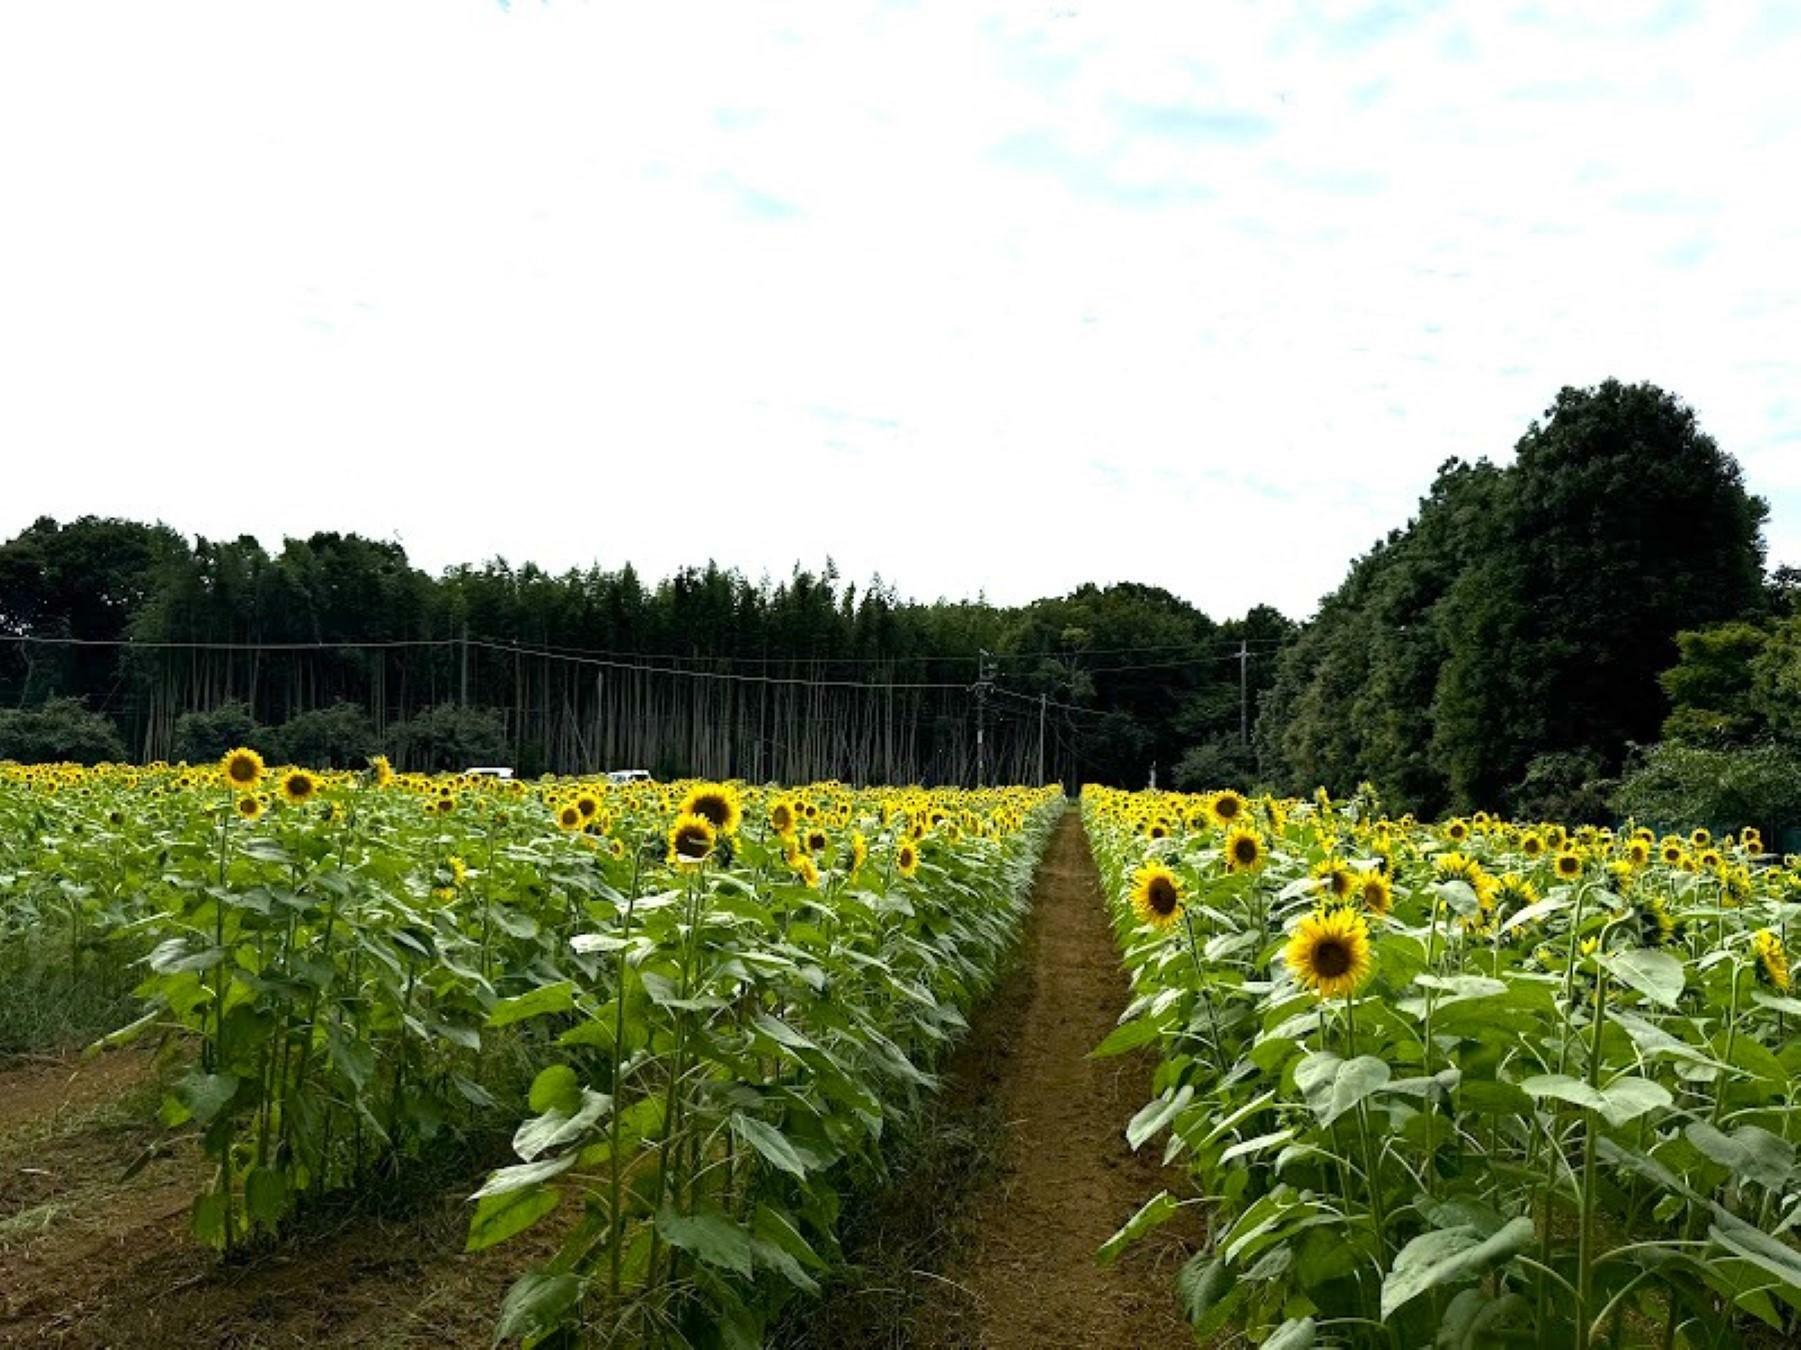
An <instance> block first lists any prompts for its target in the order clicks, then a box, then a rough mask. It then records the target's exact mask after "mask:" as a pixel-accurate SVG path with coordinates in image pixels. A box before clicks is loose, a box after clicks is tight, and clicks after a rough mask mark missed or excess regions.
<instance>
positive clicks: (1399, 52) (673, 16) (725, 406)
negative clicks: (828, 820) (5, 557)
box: [0, 0, 1801, 617]
mask: <svg viewBox="0 0 1801 1350" xmlns="http://www.w3.org/2000/svg"><path fill="white" fill-rule="evenodd" d="M1798 68H1801V3H1797V2H1796V0H1782V2H1780V3H1770V4H1765V5H1759V4H1757V3H1754V2H1753V0H1745V2H1744V3H1715V4H1703V3H1702V2H1701V0H1692V2H1691V3H1683V2H1681V0H1671V2H1668V3H1664V2H1661V0H1660V2H1659V3H1648V4H1631V3H1624V2H1623V0H1612V2H1610V3H1598V4H1583V3H1569V0H1561V2H1560V3H1554V4H1552V3H1547V4H1543V5H1539V4H1515V3H1507V2H1500V0H1497V2H1494V3H1491V2H1490V0H1482V3H1475V2H1474V0H1465V2H1464V3H1418V4H1413V3H1368V2H1367V0H1356V2H1355V3H1352V2H1350V0H1346V2H1345V3H1337V2H1334V0H1320V2H1318V3H1302V4H1284V3H1239V2H1238V0H1205V2H1203V0H1184V2H1183V3H1178V4H1151V3H1135V2H1134V0H1106V2H1105V3H1091V2H1087V0H1052V3H1049V4H1022V5H1004V6H983V5H979V4H974V3H968V2H967V0H959V2H958V3H945V4H938V3H918V4H898V3H889V4H862V3H853V0H829V2H828V0H820V3H809V4H781V3H771V4H754V5H753V4H726V3H713V4H691V3H680V2H679V0H658V2H657V3H654V4H653V3H636V4H629V5H628V4H618V3H599V2H598V0H557V3H549V4H547V3H541V2H540V0H513V2H512V3H510V4H502V3H497V2H496V0H348V2H343V3H340V2H339V0H308V3H305V4H301V3H290V4H275V3H268V4H254V5H252V4H244V3H242V0H230V3H217V4H214V3H197V2H196V3H179V2H177V3H164V4H146V3H144V2H143V0H125V2H124V3H119V2H117V0H91V2H89V3H83V4H80V5H73V4H68V3H65V0H10V2H9V3H8V4H6V5H5V6H4V7H3V8H0V126H4V127H5V128H6V132H5V133H4V135H0V537H3V536H10V535H11V534H12V533H14V532H16V531H17V530H18V529H20V528H22V527H23V526H25V525H27V524H28V523H30V521H32V520H33V519H35V518H36V517H38V516H40V515H52V516H56V517H58V518H70V517H74V516H78V515H83V514H99V515H123V516H128V517H132V518H136V519H151V518H160V519H162V520H165V521H167V522H168V523H169V524H171V525H174V526H176V527H177V528H179V529H181V530H183V531H184V532H187V533H189V534H200V535H206V536H209V537H221V536H235V535H238V534H246V533H248V534H255V535H257V536H258V537H260V538H261V539H263V541H264V542H265V543H266V544H269V545H271V546H278V545H279V542H280V540H281V538H282V537H283V536H284V535H305V534H308V533H311V532H313V531H315V530H340V531H351V530H354V531H358V532H361V533H364V534H368V535H372V536H375V537H379V538H393V539H398V540H399V541H401V542H402V543H404V545H405V546H406V548H407V550H408V553H409V555H410V556H411V557H412V558H413V560H414V561H415V562H417V563H418V564H420V565H421V566H424V567H427V568H429V569H432V570H437V569H439V568H441V567H443V566H446V565H448V564H451V563H455V562H463V561H477V560H481V559H486V558H489V557H493V556H497V555H498V556H505V557H506V558H508V559H510V560H512V561H514V562H516V563H517V562H522V561H525V560H531V561H534V562H537V563H539V564H540V565H542V566H545V567H548V568H550V569H552V570H555V571H560V570H562V569H564V568H567V567H572V566H584V567H585V566H588V565H590V564H594V563H599V564H600V565H603V566H607V567H617V566H619V565H620V564H622V563H624V562H626V561H630V562H632V563H633V564H634V565H636V566H637V567H638V568H639V569H640V571H642V572H645V573H647V574H650V575H663V574H665V573H667V572H669V571H670V570H672V569H674V568H676V567H678V566H681V565H684V564H690V563H699V562H704V561H705V560H706V559H708V558H709V557H710V558H715V559H717V560H719V561H720V562H721V563H724V564H729V565H732V566H736V567H738V568H739V569H740V570H742V571H744V572H745V573H747V574H748V575H750V576H752V577H756V576H759V575H763V574H765V573H767V574H769V575H771V576H775V577H780V576H783V575H785V574H786V573H787V572H788V571H789V569H790V568H791V567H792V566H793V565H794V564H795V563H796V562H800V563H804V564H806V565H809V566H814V567H817V566H818V565H820V564H822V563H823V561H824V560H825V559H826V558H827V557H830V558H831V559H833V560H834V561H835V563H836V565H837V567H838V569H839V571H840V573H841V574H842V575H843V576H845V577H846V578H847V579H852V580H864V579H867V578H869V577H870V576H871V575H872V574H879V575H880V576H881V577H882V578H884V579H885V580H887V581H888V582H889V583H891V584H893V585H894V586H896V587H897V588H898V589H899V590H900V592H901V593H902V594H904V595H909V596H915V597H919V598H933V597H936V596H940V595H943V596H951V597H964V596H973V595H974V594H976V593H978V592H980V593H983V594H985V595H986V596H987V597H988V598H989V599H991V600H995V601H997V602H1003V603H1013V602H1019V601H1023V600H1027V599H1030V598H1033V597H1036V596H1040V595H1053V594H1059V593H1062V592H1065V591H1067V590H1069V589H1070V588H1072V587H1073V586H1075V585H1077V584H1079V583H1081V582H1084V581H1090V580H1092V581H1099V582H1111V581H1118V580H1133V581H1142V582H1147V583H1151V584H1156V585H1161V586H1164V587H1167V588H1168V589H1170V590H1171V591H1174V592H1176V593H1177V594H1179V595H1182V596H1184V597H1186V598H1188V599H1190V600H1192V601H1194V602H1195V603H1196V604H1198V605H1200V606H1201V607H1202V608H1203V609H1205V610H1207V611H1208V612H1209V613H1211V614H1213V615H1215V616H1216V617H1227V616H1230V615H1235V614H1238V613H1242V612H1243V611H1244V610H1245V609H1246V608H1247V607H1248V606H1250V605H1252V604H1256V603H1259V602H1264V603H1272V604H1275V605H1277V606H1278V607H1280V608H1282V609H1283V610H1285V611H1286V612H1288V613H1289V614H1291V615H1293V616H1296V617H1301V616H1305V615H1307V614H1309V613H1311V612H1312V611H1313V609H1314V608H1315V605H1316V603H1317V601H1318V599H1319V597H1320V596H1322V595H1323V594H1325V593H1326V592H1328V591H1330V590H1331V589H1332V588H1333V587H1334V586H1336V585H1337V584H1338V582H1339V581H1340V580H1341V578H1342V577H1343V575H1344V572H1345V568H1346V566H1347V564H1348V563H1349V561H1350V559H1351V558H1353V557H1354V556H1356V555H1357V554H1359V553H1361V552H1363V551H1364V550H1366V549H1367V548H1368V547H1369V546H1370V545H1371V544H1372V543H1373V542H1375V541H1376V540H1377V539H1379V538H1380V537H1381V536H1383V535H1384V534H1386V533H1387V531H1388V530H1390V529H1392V528H1394V527H1396V526H1399V525H1400V524H1402V523H1403V522H1404V521H1405V520H1406V519H1407V518H1408V516H1409V515H1410V514H1411V513H1412V511H1413V509H1414V507H1415V505H1416V503H1417V501H1418V499H1419V497H1420V496H1421V495H1422V494H1423V493H1424V492H1425V490H1426V489H1427V487H1428V485H1429V483H1430V481H1431V479H1432V476H1433V473H1434V470H1435V469H1436V467H1437V466H1438V465H1439V464H1440V463H1442V462H1443V461H1444V460H1445V459H1447V458H1448V457H1450V456H1453V455H1458V456H1463V457H1466V458H1474V457H1478V456H1488V457H1491V458H1495V459H1498V460H1502V461H1505V460H1506V459H1508V458H1509V457H1510V455H1511V447H1512V446H1513V444H1514V442H1515V441H1516V440H1517V439H1518V437H1519V436H1520V435H1521V434H1522V433H1523V432H1524V431H1525V429H1526V428H1527V426H1528V425H1529V423H1530V422H1531V420H1532V419H1533V418H1534V417H1537V416H1540V415H1541V414H1542V413H1543V411H1544V410H1545V409H1546V408H1547V407H1548V406H1549V404H1550V403H1551V401H1552V399H1553V398H1554V397H1555V395H1556V392H1557V390H1558V389H1559V388H1560V387H1561V386H1564V385H1586V384H1592V383H1595V382H1597V381H1599V380H1601V379H1604V378H1606V377H1608V376H1616V377H1618V378H1621V379H1625V380H1650V381H1654V382H1656V383H1658V384H1661V385H1663V386H1664V387H1666V388H1669V389H1671V390H1673V391H1675V392H1676V393H1677V394H1679V395H1680V396H1681V397H1682V398H1684V399H1685V400H1687V401H1688V402H1689V403H1690V404H1691V405H1692V406H1693V407H1694V408H1695V409H1696V411H1697V413H1698V415H1699V417H1700V419H1701V423H1702V426H1703V428H1704V429H1705V430H1707V431H1708V432H1709V433H1711V434H1712V435H1713V436H1714V437H1715V438H1716V439H1717V440H1718V441H1719V442H1720V444H1721V445H1722V446H1723V447H1724V448H1725V449H1726V450H1728V451H1730V452H1731V453H1732V454H1734V455H1736V456H1737V457H1738V459H1739V460H1740V462H1741V463H1742V464H1743V466H1744V469H1745V472H1746V476H1747V479H1748V482H1749V484H1750V486H1751V487H1752V488H1753V490H1755V491H1757V492H1760V493H1762V494H1763V495H1764V496H1766V497H1767V498H1768V499H1769V500H1770V502H1771V506H1772V518H1771V523H1770V528H1769V539H1770V545H1771V555H1772V560H1773V561H1783V560H1787V561H1797V562H1801V380H1798V376H1801V172H1798V167H1801V97H1797V95H1796V93H1795V84H1794V72H1795V71H1796V69H1798Z"/></svg>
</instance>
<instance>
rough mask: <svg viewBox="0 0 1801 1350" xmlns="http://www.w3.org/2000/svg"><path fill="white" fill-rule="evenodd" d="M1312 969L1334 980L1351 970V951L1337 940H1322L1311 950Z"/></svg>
mask: <svg viewBox="0 0 1801 1350" xmlns="http://www.w3.org/2000/svg"><path fill="white" fill-rule="evenodd" d="M1313 968H1314V969H1315V970H1317V971H1318V972H1319V973H1320V974H1321V975H1322V976H1324V977H1325V978H1326V979H1328V980H1335V979H1337V978H1338V977H1339V976H1340V975H1343V974H1344V973H1345V972H1346V971H1348V970H1349V969H1350V968H1351V949H1350V948H1349V947H1348V946H1346V945H1345V944H1344V943H1343V942H1340V941H1339V940H1338V939H1337V938H1324V939H1322V940H1321V941H1320V942H1318V943H1317V944H1316V945H1315V946H1314V948H1313Z"/></svg>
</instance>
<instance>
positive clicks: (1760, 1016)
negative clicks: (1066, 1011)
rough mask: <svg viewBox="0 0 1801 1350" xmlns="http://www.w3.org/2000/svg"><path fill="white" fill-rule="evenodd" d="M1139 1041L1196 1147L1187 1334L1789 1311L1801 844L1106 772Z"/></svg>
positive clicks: (1677, 1332)
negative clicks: (1394, 813) (1538, 820)
mask: <svg viewBox="0 0 1801 1350" xmlns="http://www.w3.org/2000/svg"><path fill="white" fill-rule="evenodd" d="M1082 810H1083V816H1084V820H1085V823H1086V826H1087V828H1088V831H1089V834H1090V837H1091V839H1092V841H1093V847H1094V852H1095V856H1096V860H1097V863H1098V864H1099V867H1100V871H1101V875H1102V878H1103V884H1104V887H1105V891H1106V894H1107V895H1108V896H1109V897H1110V905H1111V912H1112V916H1113V922H1114V929H1115V932H1116V934H1117V937H1118V941H1119V944H1120V948H1121V950H1122V952H1123V954H1124V959H1125V963H1126V965H1127V968H1128V970H1129V971H1130V973H1131V977H1132V980H1133V991H1134V998H1133V1001H1132V1002H1131V1004H1130V1006H1129V1007H1128V1008H1127V1009H1126V1011H1125V1013H1124V1015H1123V1016H1122V1017H1121V1019H1120V1021H1119V1025H1118V1027H1117V1029H1116V1030H1115V1031H1114V1032H1113V1034H1112V1035H1110V1036H1109V1037H1108V1038H1107V1040H1106V1041H1105V1042H1104V1043H1103V1044H1101V1045H1100V1046H1098V1047H1097V1049H1096V1051H1095V1053H1096V1054H1097V1055H1099V1056H1107V1055H1112V1054H1118V1053H1123V1052H1125V1051H1127V1050H1130V1049H1133V1048H1135V1047H1150V1048H1151V1049H1153V1050H1154V1052H1155V1053H1156V1054H1157V1055H1158V1057H1159V1066H1158V1069H1157V1073H1156V1078H1155V1081H1154V1084H1153V1089H1152V1090H1153V1093H1154V1097H1153V1099H1152V1100H1151V1101H1150V1102H1149V1103H1148V1104H1147V1105H1146V1106H1145V1107H1144V1108H1143V1110H1141V1111H1140V1112H1138V1114H1137V1115H1136V1116H1135V1117H1134V1118H1133V1119H1132V1120H1131V1121H1130V1122H1129V1124H1127V1126H1126V1133H1127V1137H1128V1141H1129V1143H1130V1144H1131V1145H1132V1147H1133V1148H1135V1149H1136V1148H1161V1149H1162V1151H1163V1154H1164V1156H1165V1158H1166V1160H1168V1161H1170V1162H1177V1161H1179V1162H1180V1164H1181V1166H1182V1168H1183V1169H1184V1171H1185V1173H1186V1174H1187V1175H1188V1176H1189V1177H1190V1178H1192V1190H1191V1193H1187V1194H1181V1195H1176V1194H1171V1193H1170V1192H1168V1191H1165V1192H1163V1193H1161V1194H1158V1195H1155V1196H1150V1197H1147V1199H1146V1203H1145V1204H1144V1206H1143V1208H1142V1209H1141V1210H1140V1211H1139V1212H1138V1213H1137V1214H1136V1215H1135V1216H1134V1217H1133V1218H1132V1219H1131V1220H1130V1221H1129V1222H1128V1223H1127V1224H1126V1225H1125V1227H1124V1228H1123V1229H1121V1231H1120V1232H1119V1233H1118V1234H1117V1235H1116V1236H1115V1237H1114V1238H1113V1239H1112V1240H1111V1241H1110V1242H1109V1243H1108V1244H1107V1246H1106V1247H1105V1248H1103V1250H1102V1253H1101V1256H1102V1259H1103V1260H1111V1259H1112V1258H1113V1257H1114V1256H1116V1255H1117V1254H1118V1252H1119V1251H1120V1250H1121V1249H1123V1248H1124V1247H1125V1246H1127V1245H1128V1244H1129V1243H1131V1242H1132V1241H1134V1240H1135V1239H1136V1238H1138V1237H1140V1236H1142V1235H1143V1234H1145V1233H1147V1232H1149V1231H1151V1230H1152V1229H1154V1228H1156V1227H1157V1226H1159V1225H1160V1224H1162V1223H1165V1222H1167V1221H1168V1220H1169V1219H1170V1218H1171V1217H1173V1216H1174V1215H1176V1214H1177V1213H1178V1212H1179V1211H1180V1210H1181V1209H1182V1207H1185V1206H1194V1207H1196V1208H1197V1209H1198V1211H1199V1212H1200V1214H1201V1215H1203V1216H1204V1218H1205V1222H1206V1225H1207V1231H1208V1238H1207V1241H1206V1244H1205V1246H1204V1248H1203V1250H1201V1251H1200V1252H1199V1253H1198V1254H1196V1255H1195V1256H1194V1257H1193V1259H1192V1260H1191V1261H1189V1263H1188V1264H1187V1265H1186V1267H1185V1268H1184V1269H1183V1270H1182V1272H1181V1275H1180V1277H1179V1292H1180V1296H1181V1298H1182V1300H1183V1302H1184V1305H1185V1308H1186V1311H1187V1313H1188V1316H1189V1318H1190V1320H1191V1321H1192V1323H1193V1324H1194V1327H1195V1331H1196V1333H1197V1335H1198V1336H1201V1337H1208V1336H1212V1335H1214V1334H1216V1333H1218V1332H1220V1331H1221V1330H1222V1329H1223V1328H1225V1327H1227V1326H1233V1327H1236V1328H1238V1329H1239V1330H1241V1331H1242V1332H1243V1333H1244V1334H1245V1335H1247V1336H1248V1337H1249V1338H1250V1339H1251V1340H1252V1341H1254V1342H1256V1343H1259V1344H1262V1345H1264V1346H1268V1347H1275V1346H1280V1347H1284V1348H1285V1350H1293V1348H1294V1347H1302V1346H1308V1345H1335V1346H1384V1347H1415V1346H1427V1345H1431V1346H1440V1347H1477V1346H1501V1345H1509V1346H1593V1345H1608V1346H1628V1345H1631V1346H1658V1347H1670V1346H1694V1347H1699V1346H1710V1347H1711V1346H1721V1347H1725V1346H1740V1345H1743V1346H1792V1345H1795V1344H1797V1343H1801V1320H1798V1312H1801V1245H1798V1244H1797V1241H1796V1235H1795V1226H1796V1223H1797V1220H1798V1219H1801V1205H1798V1202H1801V1171H1797V1168H1796V1145H1797V1143H1798V1142H1801V1122H1798V1121H1797V1119H1796V1110H1797V1083H1798V1075H1801V1043H1797V1041H1796V1039H1795V1037H1794V1036H1793V1034H1792V1031H1793V1025H1792V1024H1791V1023H1790V1021H1789V1019H1791V1018H1794V1019H1797V1024H1801V1000H1797V999H1796V998H1795V997H1794V996H1793V994H1792V992H1791V989H1790V972H1789V968H1788V962H1787V957H1786V955H1785V951H1786V945H1785V938H1786V933H1787V930H1788V929H1789V927H1790V926H1791V925H1792V924H1793V923H1794V921H1795V918H1796V916H1797V913H1798V912H1801V910H1798V908H1797V903H1796V901H1797V898H1798V897H1801V865H1798V860H1797V859H1795V858H1786V859H1778V858H1773V857H1770V856H1769V855H1767V854H1765V853H1764V851H1763V848H1762V845H1761V843H1760V841H1759V840H1758V838H1757V836H1756V835H1755V834H1754V833H1751V832H1746V833H1744V834H1741V835H1739V836H1737V837H1734V838H1726V839H1718V840H1716V839H1713V838H1711V837H1709V836H1708V835H1707V834H1706V833H1705V832H1697V833H1696V834H1695V835H1693V836H1692V837H1680V838H1677V837H1659V836H1658V835H1656V834H1655V833H1654V832H1652V831H1651V830H1648V829H1644V828H1635V827H1633V826H1632V825H1630V824H1628V825H1627V826H1625V827H1623V828H1622V829H1620V830H1618V831H1610V830H1606V829H1595V828H1583V829H1580V830H1574V831H1572V830H1568V829H1565V828H1564V827H1561V826H1559V825H1556V824H1530V823H1529V824H1518V823H1509V822H1506V821H1502V820H1497V819H1491V818H1489V817H1487V816H1484V815H1477V816H1475V817H1473V818H1471V819H1468V820H1461V819H1460V820H1452V821H1449V822H1446V823H1443V824H1440V825H1427V824H1424V823H1421V822H1417V821H1414V820H1412V819H1410V818H1406V817H1403V818H1400V819H1394V820H1391V819H1388V818H1386V817H1385V816H1384V815H1383V814H1382V813H1381V810H1380V806H1379V803H1378V802H1377V801H1376V800H1375V797H1374V794H1373V792H1371V791H1369V790H1367V789H1366V790H1364V791H1362V792H1360V793H1358V794H1357V795H1356V796H1355V797H1354V798H1352V799H1350V800H1346V801H1333V800H1331V799H1329V798H1328V797H1326V796H1325V795H1323V794H1321V795H1318V796H1316V798H1315V799H1314V800H1311V801H1294V800H1281V801H1278V800H1271V799H1268V798H1262V799H1256V800H1252V799H1247V798H1246V797H1244V796H1242V795H1240V794H1238V793H1236V792H1221V793H1214V794H1205V795H1183V794H1174V793H1156V792H1140V793H1125V792H1119V791H1114V790H1110V789H1101V788H1089V789H1087V790H1085V791H1084V793H1083V798H1082Z"/></svg>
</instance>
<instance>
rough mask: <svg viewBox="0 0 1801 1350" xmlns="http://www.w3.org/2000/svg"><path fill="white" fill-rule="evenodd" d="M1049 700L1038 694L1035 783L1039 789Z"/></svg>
mask: <svg viewBox="0 0 1801 1350" xmlns="http://www.w3.org/2000/svg"><path fill="white" fill-rule="evenodd" d="M1049 700H1050V696H1049V695H1048V694H1040V695H1039V696H1038V783H1037V786H1039V787H1043V786H1044V710H1045V709H1046V708H1047V707H1049V706H1050V702H1049Z"/></svg>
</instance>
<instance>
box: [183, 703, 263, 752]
mask: <svg viewBox="0 0 1801 1350" xmlns="http://www.w3.org/2000/svg"><path fill="white" fill-rule="evenodd" d="M273 742H274V737H273V735H272V734H271V733H270V732H269V729H268V728H267V727H261V726H258V725H257V722H256V718H254V717H252V716H251V715H250V709H249V707H248V706H246V705H245V704H242V703H223V704H220V705H219V706H218V707H217V708H214V709H213V710H212V711H211V712H203V713H202V712H195V713H186V714H184V715H183V716H182V717H181V718H180V719H178V720H177V721H176V723H175V749H174V757H175V758H176V759H178V760H183V761H185V762H186V763H189V764H210V763H212V762H213V761H214V760H218V759H223V758H224V757H225V755H226V754H227V753H228V752H229V751H232V750H235V749H237V747H239V746H240V745H244V746H249V747H250V748H251V749H252V750H255V751H257V752H258V753H259V754H262V755H264V756H266V757H268V758H279V755H278V754H277V753H276V752H275V751H274V749H273Z"/></svg>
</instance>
